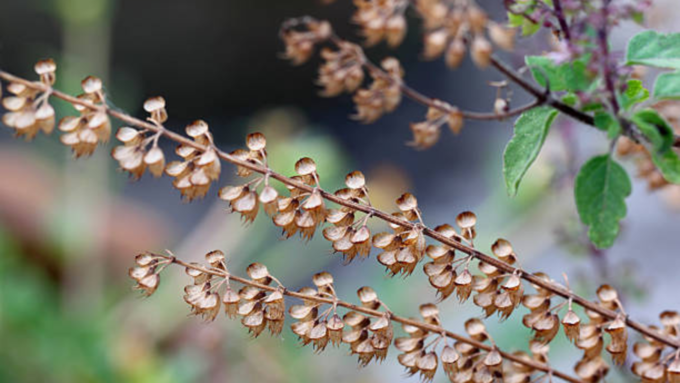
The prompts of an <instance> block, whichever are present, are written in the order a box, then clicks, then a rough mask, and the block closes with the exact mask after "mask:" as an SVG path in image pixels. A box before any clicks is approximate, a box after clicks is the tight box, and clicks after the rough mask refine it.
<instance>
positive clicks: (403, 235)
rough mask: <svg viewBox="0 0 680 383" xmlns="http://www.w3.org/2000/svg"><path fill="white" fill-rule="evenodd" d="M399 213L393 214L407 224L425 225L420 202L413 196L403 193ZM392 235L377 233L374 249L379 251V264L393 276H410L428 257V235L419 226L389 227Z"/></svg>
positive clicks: (398, 204)
mask: <svg viewBox="0 0 680 383" xmlns="http://www.w3.org/2000/svg"><path fill="white" fill-rule="evenodd" d="M397 206H398V207H399V211H397V212H395V213H392V215H393V216H395V217H399V218H401V219H403V220H405V221H409V222H417V223H419V224H422V218H421V213H420V209H419V208H418V200H417V199H416V197H415V196H413V194H411V193H404V194H402V195H401V197H399V198H398V199H397ZM390 228H391V229H392V232H385V233H378V234H376V235H374V236H373V246H374V247H376V248H378V249H380V250H381V251H382V253H380V255H378V262H380V264H381V265H383V266H385V267H386V268H387V270H388V271H389V273H390V274H391V275H397V274H403V275H410V274H412V273H413V271H414V270H415V268H416V265H417V264H418V262H420V261H421V260H422V259H423V256H424V255H425V236H424V235H423V232H422V229H421V227H420V226H418V225H416V226H414V227H413V228H412V229H407V228H405V227H403V226H400V225H395V224H390Z"/></svg>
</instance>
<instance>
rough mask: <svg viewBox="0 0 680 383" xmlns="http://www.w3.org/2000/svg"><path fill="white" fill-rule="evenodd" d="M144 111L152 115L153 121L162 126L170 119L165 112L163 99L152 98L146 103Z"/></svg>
mask: <svg viewBox="0 0 680 383" xmlns="http://www.w3.org/2000/svg"><path fill="white" fill-rule="evenodd" d="M144 110H145V111H147V112H149V113H151V120H152V121H154V122H156V123H158V124H162V123H164V122H165V121H167V119H168V113H167V112H166V110H165V99H164V98H163V97H160V96H158V97H151V98H148V99H147V100H146V101H145V102H144Z"/></svg>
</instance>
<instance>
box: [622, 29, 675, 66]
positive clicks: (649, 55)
mask: <svg viewBox="0 0 680 383" xmlns="http://www.w3.org/2000/svg"><path fill="white" fill-rule="evenodd" d="M626 61H627V64H628V65H635V64H637V65H647V66H653V67H658V68H674V69H680V33H669V34H663V33H658V32H655V31H645V32H641V33H638V34H637V35H635V36H633V38H632V39H630V42H628V52H627V53H626Z"/></svg>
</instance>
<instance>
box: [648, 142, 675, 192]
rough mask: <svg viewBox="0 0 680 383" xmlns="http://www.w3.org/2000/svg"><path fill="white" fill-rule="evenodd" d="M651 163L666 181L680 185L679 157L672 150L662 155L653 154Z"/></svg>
mask: <svg viewBox="0 0 680 383" xmlns="http://www.w3.org/2000/svg"><path fill="white" fill-rule="evenodd" d="M652 161H653V162H654V165H656V168H657V169H659V170H660V171H661V174H663V178H665V179H666V181H668V182H670V183H674V184H680V157H678V155H677V154H676V153H675V152H674V151H673V150H668V151H666V153H663V154H658V153H654V154H653V155H652Z"/></svg>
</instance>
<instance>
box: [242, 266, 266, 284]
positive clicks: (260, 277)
mask: <svg viewBox="0 0 680 383" xmlns="http://www.w3.org/2000/svg"><path fill="white" fill-rule="evenodd" d="M246 273H248V276H249V277H250V278H251V279H252V280H254V281H255V282H257V283H261V284H263V285H268V284H269V283H270V282H271V276H270V274H269V270H267V266H265V265H263V264H261V263H257V262H255V263H251V264H250V265H249V266H248V267H247V268H246Z"/></svg>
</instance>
